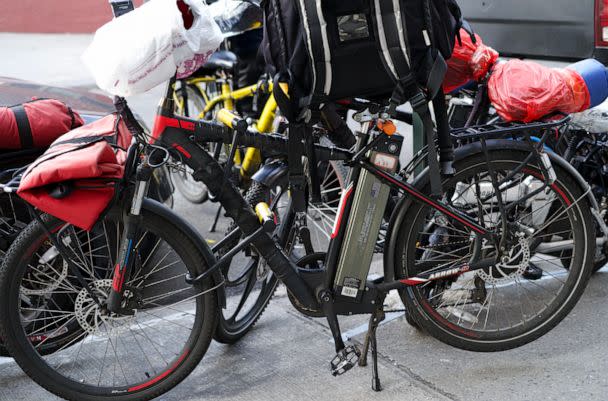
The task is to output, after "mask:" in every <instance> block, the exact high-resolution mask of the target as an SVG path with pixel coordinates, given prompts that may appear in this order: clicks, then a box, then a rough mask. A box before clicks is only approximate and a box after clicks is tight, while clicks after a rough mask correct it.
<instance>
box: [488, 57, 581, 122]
mask: <svg viewBox="0 0 608 401" xmlns="http://www.w3.org/2000/svg"><path fill="white" fill-rule="evenodd" d="M488 95H489V97H490V100H491V102H492V104H493V105H494V107H495V108H496V111H497V112H498V114H499V115H500V117H502V118H503V119H504V120H506V121H523V122H530V121H534V120H538V119H539V118H541V117H543V116H546V115H547V114H550V113H552V112H556V111H561V112H563V113H576V112H579V111H583V110H586V109H587V108H589V106H590V103H591V98H590V94H589V89H588V88H587V85H586V83H585V80H584V79H583V77H582V76H581V75H579V74H578V73H577V72H576V71H574V70H571V69H568V68H561V69H553V68H548V67H545V66H542V65H540V64H537V63H534V62H531V61H523V60H510V61H507V62H504V63H498V64H496V65H495V66H494V69H493V71H492V75H491V76H490V79H489V81H488Z"/></svg>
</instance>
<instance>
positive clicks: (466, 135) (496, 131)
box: [451, 113, 570, 140]
mask: <svg viewBox="0 0 608 401" xmlns="http://www.w3.org/2000/svg"><path fill="white" fill-rule="evenodd" d="M555 117H557V119H555V120H551V121H543V122H533V123H518V122H510V123H497V124H488V125H476V126H472V127H466V128H457V129H454V130H452V132H451V135H452V139H454V140H466V139H477V138H480V137H483V138H485V139H497V138H504V137H505V136H509V135H512V134H534V135H538V134H539V133H540V132H542V131H546V130H549V129H553V128H558V127H561V126H563V125H565V124H567V123H568V122H569V121H570V116H568V115H565V114H561V113H560V114H554V115H552V116H550V117H548V118H555ZM532 131H533V132H532Z"/></svg>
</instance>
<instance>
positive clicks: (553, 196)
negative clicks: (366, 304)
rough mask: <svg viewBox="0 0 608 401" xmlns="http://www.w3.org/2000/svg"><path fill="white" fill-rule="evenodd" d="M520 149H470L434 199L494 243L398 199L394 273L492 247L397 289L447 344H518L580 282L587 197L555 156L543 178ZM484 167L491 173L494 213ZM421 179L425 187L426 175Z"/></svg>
mask: <svg viewBox="0 0 608 401" xmlns="http://www.w3.org/2000/svg"><path fill="white" fill-rule="evenodd" d="M527 156H528V153H527V152H523V151H517V150H508V149H504V150H494V151H490V154H489V159H488V160H489V162H487V161H486V158H485V157H484V155H483V154H474V155H471V156H469V157H466V158H464V159H463V160H460V161H458V162H457V163H456V171H457V174H456V175H455V176H454V177H451V178H449V179H447V180H446V181H444V183H443V191H444V197H443V202H444V203H446V204H448V205H450V206H451V207H452V208H453V209H457V210H459V211H460V212H462V213H465V214H467V215H468V216H469V217H471V218H473V219H475V220H476V221H478V223H479V224H481V225H483V226H484V227H486V228H488V229H489V230H492V231H498V232H499V234H500V236H501V237H502V238H503V239H504V240H505V241H504V242H502V243H501V245H499V244H493V243H491V242H490V241H487V240H484V239H481V238H479V237H477V236H476V235H475V233H473V232H472V231H471V230H469V229H468V228H467V227H465V226H464V225H463V224H461V223H460V222H459V221H457V220H456V219H454V218H453V217H451V216H449V215H447V214H442V213H439V212H438V211H436V210H434V209H431V208H430V207H428V206H426V205H422V204H418V203H409V204H408V203H407V202H404V203H402V205H401V207H402V208H406V209H405V210H404V209H402V210H401V213H400V217H399V218H398V221H393V224H395V223H397V224H399V226H400V229H399V231H398V234H397V235H398V236H397V238H396V242H395V243H396V244H397V245H396V249H395V253H394V255H395V262H396V263H395V266H394V268H395V275H396V277H398V278H406V277H415V276H418V275H420V274H422V273H432V272H434V271H437V270H441V271H445V269H447V268H450V267H460V266H464V265H466V263H468V262H469V261H471V260H483V259H491V258H494V257H496V255H499V258H498V260H499V262H498V263H496V264H495V265H493V266H491V267H487V268H484V269H481V270H475V271H469V272H466V273H463V274H460V275H453V276H449V277H445V278H443V279H439V280H435V281H429V282H426V283H424V284H422V285H419V286H416V287H409V288H408V289H406V290H404V291H403V292H402V293H401V296H402V299H403V301H404V303H405V305H406V308H407V310H408V312H409V313H410V315H411V317H412V318H413V319H414V321H415V322H416V323H417V324H419V325H420V326H421V327H422V328H423V329H425V330H426V331H427V332H428V333H430V334H431V335H433V336H434V337H435V338H437V339H439V340H441V341H443V342H445V343H447V344H450V345H452V346H455V347H459V348H463V349H467V350H472V351H500V350H506V349H510V348H514V347H518V346H521V345H524V344H526V343H528V342H530V341H532V340H534V339H536V338H538V337H540V336H542V335H543V334H545V333H547V332H548V331H549V330H551V329H552V328H553V327H555V326H556V325H557V324H558V323H559V322H560V321H561V320H562V319H563V318H564V317H565V316H566V315H567V314H568V312H569V311H570V310H571V309H572V308H573V307H574V305H575V304H576V302H577V301H578V299H579V298H580V296H581V295H582V293H583V290H584V288H585V286H586V283H587V280H588V278H589V276H590V272H591V269H592V262H593V252H594V244H595V241H594V223H593V219H592V216H591V213H590V204H589V202H588V200H587V197H586V195H584V194H583V192H582V190H581V188H580V186H579V185H578V184H577V182H576V181H575V178H574V177H572V175H571V174H570V173H568V171H566V170H564V169H561V168H560V167H559V166H558V165H556V164H555V163H554V166H553V167H554V169H555V173H556V176H557V179H556V181H555V183H554V184H552V185H546V184H545V182H544V179H543V175H542V174H543V173H542V170H541V169H540V168H539V167H538V166H537V165H536V164H534V163H533V162H527V163H526V157H527ZM489 166H490V167H491V169H489ZM489 171H493V172H494V173H495V174H496V179H497V180H498V183H499V186H498V188H500V190H499V191H500V193H501V197H502V200H503V202H504V209H503V210H504V211H505V213H504V214H501V212H500V208H499V206H498V198H497V191H495V190H494V187H493V185H492V182H491V181H492V180H491V176H490V173H489ZM421 189H422V191H427V193H428V191H430V187H429V185H428V184H426V185H422V186H421ZM504 216H506V221H503V218H504ZM503 222H504V223H506V224H503ZM504 227H507V228H506V229H504ZM501 248H503V249H501ZM560 248H568V252H567V255H565V256H563V255H562V254H563V253H557V252H555V249H560ZM531 266H533V267H534V268H535V269H534V271H535V273H534V274H531V270H530V267H531Z"/></svg>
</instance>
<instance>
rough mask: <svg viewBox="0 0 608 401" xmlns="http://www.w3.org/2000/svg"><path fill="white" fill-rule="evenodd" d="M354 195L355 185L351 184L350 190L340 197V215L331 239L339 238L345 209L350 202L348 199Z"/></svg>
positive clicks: (335, 221) (337, 217)
mask: <svg viewBox="0 0 608 401" xmlns="http://www.w3.org/2000/svg"><path fill="white" fill-rule="evenodd" d="M352 193H353V184H352V183H351V184H350V185H349V186H348V188H346V190H345V191H344V193H342V196H341V197H340V203H339V204H338V214H337V215H336V220H334V227H333V229H332V230H331V238H332V239H334V238H336V237H337V236H338V232H339V231H340V225H341V224H342V216H343V215H344V209H346V204H347V202H348V198H350V196H351V195H352Z"/></svg>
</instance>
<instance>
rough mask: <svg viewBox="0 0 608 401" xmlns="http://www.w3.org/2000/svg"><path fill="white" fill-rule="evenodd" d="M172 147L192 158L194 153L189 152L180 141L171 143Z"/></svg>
mask: <svg viewBox="0 0 608 401" xmlns="http://www.w3.org/2000/svg"><path fill="white" fill-rule="evenodd" d="M171 146H172V147H174V148H175V149H177V150H178V151H179V153H181V154H182V155H184V156H186V158H187V159H190V158H192V155H191V154H190V152H188V151H187V150H186V149H184V147H183V146H182V145H180V144H178V143H173V144H171Z"/></svg>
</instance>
